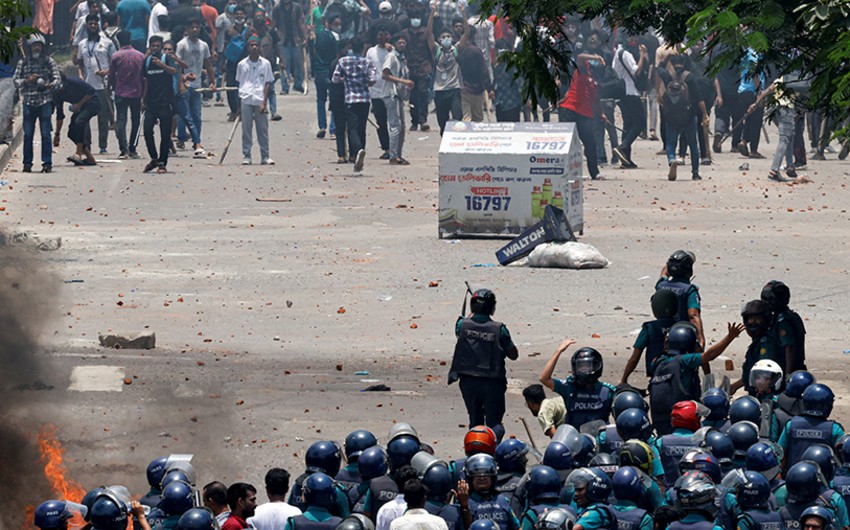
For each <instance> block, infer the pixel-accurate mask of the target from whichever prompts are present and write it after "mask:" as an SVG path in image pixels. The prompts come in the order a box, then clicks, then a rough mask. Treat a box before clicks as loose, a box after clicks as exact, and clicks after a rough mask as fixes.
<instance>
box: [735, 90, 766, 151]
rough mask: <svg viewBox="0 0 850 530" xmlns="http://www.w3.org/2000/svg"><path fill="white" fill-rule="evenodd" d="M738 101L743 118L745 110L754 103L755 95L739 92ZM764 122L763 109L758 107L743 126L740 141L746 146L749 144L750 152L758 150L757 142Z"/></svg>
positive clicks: (749, 92) (748, 92) (753, 93)
mask: <svg viewBox="0 0 850 530" xmlns="http://www.w3.org/2000/svg"><path fill="white" fill-rule="evenodd" d="M738 100H739V103H740V105H741V110H743V113H742V114H741V116H743V115H744V114H745V113H746V112H747V109H748V108H749V107H750V105H752V104H753V103H755V102H756V93H755V92H751V91H747V92H741V93H740V94H739V95H738ZM763 122H764V107H762V106H759V107H758V108H757V109H756V111H755V112H753V113H752V114H750V115H749V116H748V117H747V120H746V121H745V122H744V125H743V130H742V134H743V138H742V140H743V141H744V142H746V143H748V144H750V151H758V150H759V140H760V139H761V126H762V123H763Z"/></svg>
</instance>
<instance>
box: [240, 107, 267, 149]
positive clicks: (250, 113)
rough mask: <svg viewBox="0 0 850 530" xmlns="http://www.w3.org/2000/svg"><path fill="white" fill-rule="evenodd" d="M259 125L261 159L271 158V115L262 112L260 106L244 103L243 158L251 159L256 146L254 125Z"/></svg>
mask: <svg viewBox="0 0 850 530" xmlns="http://www.w3.org/2000/svg"><path fill="white" fill-rule="evenodd" d="M255 123H256V124H257V143H258V144H260V158H261V159H262V160H265V159H267V158H268V157H269V114H268V112H266V113H262V112H260V106H259V105H248V104H247V103H245V102H244V101H243V102H242V157H243V158H251V148H252V147H253V146H254V124H255Z"/></svg>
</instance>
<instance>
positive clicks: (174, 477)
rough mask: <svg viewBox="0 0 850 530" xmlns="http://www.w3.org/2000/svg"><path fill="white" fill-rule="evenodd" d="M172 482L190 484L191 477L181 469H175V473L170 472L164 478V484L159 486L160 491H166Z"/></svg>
mask: <svg viewBox="0 0 850 530" xmlns="http://www.w3.org/2000/svg"><path fill="white" fill-rule="evenodd" d="M172 482H185V483H186V484H189V483H190V482H189V476H188V475H187V474H186V473H184V472H183V471H180V470H179V469H175V470H174V471H169V472H167V473H165V474H164V475H163V476H162V482H161V483H160V484H159V489H160V491H164V490H165V488H166V487H167V486H168V485H169V484H171V483H172Z"/></svg>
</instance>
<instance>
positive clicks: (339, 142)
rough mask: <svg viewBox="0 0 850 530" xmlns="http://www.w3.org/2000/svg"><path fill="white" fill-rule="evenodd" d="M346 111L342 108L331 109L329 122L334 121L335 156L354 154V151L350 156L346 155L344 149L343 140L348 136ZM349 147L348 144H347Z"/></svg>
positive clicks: (342, 156)
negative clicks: (335, 129)
mask: <svg viewBox="0 0 850 530" xmlns="http://www.w3.org/2000/svg"><path fill="white" fill-rule="evenodd" d="M346 120H347V118H346V112H345V110H344V109H339V110H332V111H331V123H335V124H336V127H337V131H336V156H338V157H339V158H351V157H353V156H354V154H356V152H355V153H354V154H352V155H350V156H346V151H345V146H346V143H345V140H346V137H347V136H348V132H347V131H348V121H346ZM349 147H350V145H349Z"/></svg>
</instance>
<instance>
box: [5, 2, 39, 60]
mask: <svg viewBox="0 0 850 530" xmlns="http://www.w3.org/2000/svg"><path fill="white" fill-rule="evenodd" d="M31 14H32V10H31V8H30V3H29V2H27V1H26V0H0V21H2V23H0V61H3V62H9V61H11V60H12V57H13V56H14V55H15V49H16V48H17V46H18V42H19V41H20V40H21V39H22V38H23V39H26V37H27V36H29V35H31V34H32V33H33V32H34V31H35V30H34V29H33V28H31V27H29V26H18V25H17V24H18V22H20V21H23V20H24V19H26V18H27V17H29V16H30V15H31Z"/></svg>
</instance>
